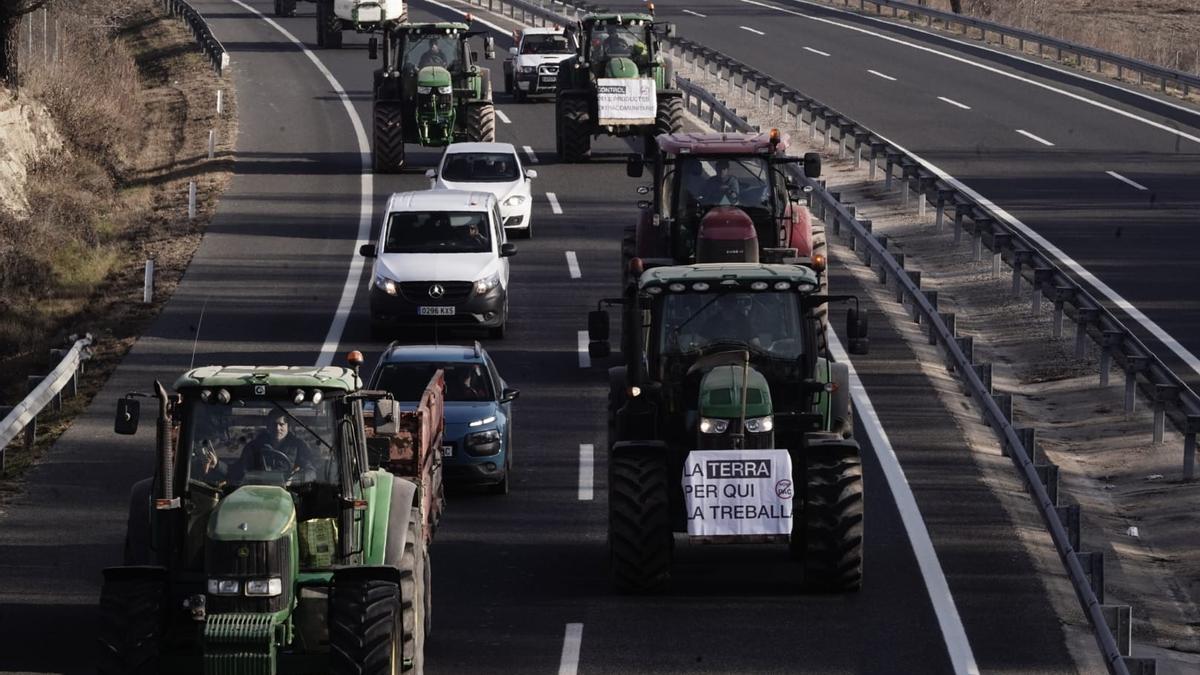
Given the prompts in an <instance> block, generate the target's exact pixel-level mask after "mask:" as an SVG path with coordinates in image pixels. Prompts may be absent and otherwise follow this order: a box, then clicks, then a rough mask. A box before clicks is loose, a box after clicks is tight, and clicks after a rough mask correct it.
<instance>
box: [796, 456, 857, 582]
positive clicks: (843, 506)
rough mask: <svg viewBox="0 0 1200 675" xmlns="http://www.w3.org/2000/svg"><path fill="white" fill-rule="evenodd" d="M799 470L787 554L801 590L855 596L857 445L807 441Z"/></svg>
mask: <svg viewBox="0 0 1200 675" xmlns="http://www.w3.org/2000/svg"><path fill="white" fill-rule="evenodd" d="M831 436H832V435H831ZM803 468H804V476H803V477H804V483H803V490H804V512H803V517H802V518H797V519H795V521H794V524H793V526H792V543H791V549H792V557H793V558H796V559H798V560H799V562H800V563H801V565H802V567H803V569H804V585H805V587H806V588H807V589H808V590H811V591H816V592H826V593H827V592H847V591H857V590H858V589H859V588H860V587H861V586H862V572H863V570H862V565H863V476H862V458H861V456H860V453H859V448H858V444H857V443H855V442H854V441H852V440H848V439H841V438H832V437H830V438H827V439H822V440H812V441H810V442H809V443H808V447H807V448H806V450H805V456H804V467H803Z"/></svg>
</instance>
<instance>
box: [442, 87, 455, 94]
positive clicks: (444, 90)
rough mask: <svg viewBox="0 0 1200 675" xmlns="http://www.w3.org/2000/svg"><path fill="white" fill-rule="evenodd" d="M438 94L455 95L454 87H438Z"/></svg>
mask: <svg viewBox="0 0 1200 675" xmlns="http://www.w3.org/2000/svg"><path fill="white" fill-rule="evenodd" d="M438 93H439V94H453V93H454V87H452V86H450V85H446V86H444V87H438Z"/></svg>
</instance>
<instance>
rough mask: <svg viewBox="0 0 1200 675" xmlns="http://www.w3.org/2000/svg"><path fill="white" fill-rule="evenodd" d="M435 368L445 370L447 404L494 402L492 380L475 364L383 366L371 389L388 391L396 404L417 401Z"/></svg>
mask: <svg viewBox="0 0 1200 675" xmlns="http://www.w3.org/2000/svg"><path fill="white" fill-rule="evenodd" d="M438 368H441V369H442V370H443V371H445V375H446V400H447V401H464V402H470V401H476V402H478V401H494V400H496V396H495V392H494V391H493V390H492V383H491V378H489V377H488V376H487V371H485V370H484V368H483V365H482V364H478V363H462V362H459V363H436V362H418V363H411V362H410V363H385V364H384V365H383V367H382V368H380V370H379V375H378V377H377V378H376V381H375V382H372V383H371V388H372V389H383V390H385V391H388V392H391V394H392V397H393V398H395V399H396V400H397V401H406V402H415V401H419V400H421V394H422V393H423V392H424V391H425V385H426V384H428V383H429V380H430V378H432V377H433V373H434V372H435V371H436V370H437V369H438Z"/></svg>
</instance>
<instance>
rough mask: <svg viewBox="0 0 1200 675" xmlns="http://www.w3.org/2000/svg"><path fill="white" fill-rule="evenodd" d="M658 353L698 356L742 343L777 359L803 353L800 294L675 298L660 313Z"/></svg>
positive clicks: (670, 297) (680, 295) (678, 295)
mask: <svg viewBox="0 0 1200 675" xmlns="http://www.w3.org/2000/svg"><path fill="white" fill-rule="evenodd" d="M657 314H658V320H657V336H658V345H659V350H660V352H661V353H662V354H664V355H672V354H673V355H681V354H687V353H691V352H696V351H699V350H701V349H703V348H704V347H706V346H708V345H711V344H714V343H717V342H726V343H738V344H743V345H745V346H747V347H750V348H751V349H752V350H756V351H761V352H765V353H767V354H769V355H771V356H773V357H775V358H780V359H794V358H796V357H798V356H800V354H801V353H803V345H804V341H803V340H802V339H801V336H802V331H801V322H800V308H799V303H798V302H797V298H796V295H795V293H786V292H785V293H780V292H765V291H764V292H756V293H719V294H718V293H672V294H670V295H666V296H663V297H662V298H661V300H660V304H659V306H658V310H657Z"/></svg>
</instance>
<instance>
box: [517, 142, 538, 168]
mask: <svg viewBox="0 0 1200 675" xmlns="http://www.w3.org/2000/svg"><path fill="white" fill-rule="evenodd" d="M521 149H522V150H524V151H525V156H526V157H528V158H529V163H530V164H537V163H538V158H537V153H536V152H534V151H533V148H531V147H529V146H528V145H522V146H521Z"/></svg>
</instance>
